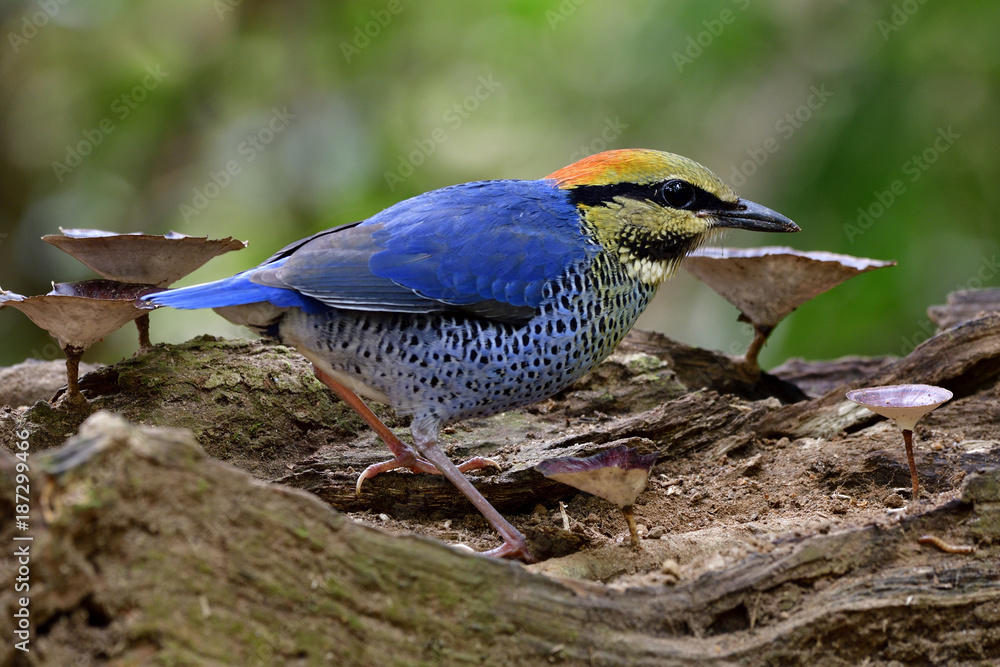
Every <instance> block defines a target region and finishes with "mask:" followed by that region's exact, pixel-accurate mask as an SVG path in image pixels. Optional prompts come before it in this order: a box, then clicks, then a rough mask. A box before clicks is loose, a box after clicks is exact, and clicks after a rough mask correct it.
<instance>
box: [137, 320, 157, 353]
mask: <svg viewBox="0 0 1000 667" xmlns="http://www.w3.org/2000/svg"><path fill="white" fill-rule="evenodd" d="M135 328H136V329H138V330H139V351H140V352H146V351H147V350H149V349H151V348H152V347H153V344H152V343H150V342H149V315H148V314H146V315H140V316H139V317H137V318H135Z"/></svg>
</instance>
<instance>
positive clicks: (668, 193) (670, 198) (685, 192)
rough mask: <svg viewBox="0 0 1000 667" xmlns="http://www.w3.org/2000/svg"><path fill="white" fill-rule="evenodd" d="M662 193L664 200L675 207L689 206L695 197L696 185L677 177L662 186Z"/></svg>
mask: <svg viewBox="0 0 1000 667" xmlns="http://www.w3.org/2000/svg"><path fill="white" fill-rule="evenodd" d="M660 195H661V196H662V197H663V201H665V202H666V203H667V204H668V205H670V206H673V207H674V208H689V207H690V206H691V205H692V204H693V203H694V199H695V191H694V186H693V185H691V184H690V183H688V182H687V181H682V180H680V179H676V178H675V179H673V180H670V181H667V182H666V183H664V184H663V185H662V186H661V187H660Z"/></svg>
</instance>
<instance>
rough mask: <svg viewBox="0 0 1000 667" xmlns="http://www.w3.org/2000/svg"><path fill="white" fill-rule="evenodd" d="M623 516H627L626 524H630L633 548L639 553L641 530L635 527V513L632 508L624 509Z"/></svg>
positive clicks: (629, 532) (629, 531) (629, 530)
mask: <svg viewBox="0 0 1000 667" xmlns="http://www.w3.org/2000/svg"><path fill="white" fill-rule="evenodd" d="M622 514H623V515H624V516H625V523H627V524H628V534H629V535H630V536H631V537H632V548H633V549H635V550H636V551H638V550H639V549H640V547H639V530H638V529H637V528H636V527H635V513H634V512H633V511H632V506H631V505H629V506H628V507H623V508H622Z"/></svg>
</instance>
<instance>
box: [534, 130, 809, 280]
mask: <svg viewBox="0 0 1000 667" xmlns="http://www.w3.org/2000/svg"><path fill="white" fill-rule="evenodd" d="M547 178H548V179H549V180H551V181H553V182H554V183H555V185H556V187H559V188H562V189H564V190H567V191H568V194H569V197H570V201H572V202H573V203H574V204H575V205H576V207H577V208H578V209H579V210H580V213H581V215H582V218H583V224H584V226H585V228H586V229H587V231H589V232H590V233H592V234H593V236H594V238H595V239H596V240H597V242H599V243H600V244H601V245H602V246H604V248H605V249H606V250H608V251H609V252H612V253H617V255H618V257H619V259H620V260H621V262H622V263H623V264H624V265H625V266H626V268H627V269H628V270H629V271H630V272H632V273H633V274H634V275H636V276H638V277H639V278H640V279H641V280H642V281H643V282H648V283H654V284H658V283H660V282H662V281H663V280H664V279H666V278H668V277H670V275H671V274H672V273H673V272H674V271H675V270H676V268H677V266H678V264H679V263H680V261H681V260H682V259H683V258H684V256H685V255H686V254H687V253H689V252H691V251H692V250H694V249H695V248H697V247H698V246H699V245H701V244H702V243H704V242H706V241H709V240H711V239H712V238H714V237H715V236H716V235H718V234H720V233H722V232H724V231H725V230H727V229H747V230H751V231H760V232H797V231H799V227H798V226H797V225H796V224H795V223H794V222H792V221H791V220H789V219H788V218H786V217H785V216H783V215H781V214H780V213H778V212H776V211H772V210H771V209H769V208H766V207H764V206H761V205H760V204H755V203H754V202H752V201H747V200H746V199H741V198H740V197H739V196H737V194H736V193H735V192H734V191H733V189H732V188H731V187H729V186H728V185H726V184H725V183H723V182H722V179H720V178H719V177H718V176H716V175H715V174H713V173H712V172H711V171H709V170H708V169H706V168H705V167H703V166H701V165H700V164H698V163H697V162H695V161H693V160H689V159H688V158H686V157H682V156H680V155H674V154H672V153H663V152H660V151H653V150H643V149H625V150H613V151H605V152H603V153H597V154H596V155H591V156H590V157H586V158H584V159H582V160H580V161H579V162H576V163H574V164H571V165H569V166H568V167H563V168H562V169H560V170H559V171H556V172H554V173H552V174H550V175H549V176H548V177H547Z"/></svg>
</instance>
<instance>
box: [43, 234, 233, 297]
mask: <svg viewBox="0 0 1000 667" xmlns="http://www.w3.org/2000/svg"><path fill="white" fill-rule="evenodd" d="M59 231H61V232H62V235H61V236H60V235H59V234H48V235H46V236H43V237H42V240H43V241H45V242H47V243H51V244H52V245H54V246H55V247H57V248H59V249H60V250H62V251H64V252H67V253H69V254H70V255H72V256H73V257H75V258H76V259H78V260H79V261H81V262H83V263H84V264H86V265H87V266H88V267H90V268H91V269H93V270H94V271H96V272H97V273H98V274H99V275H100V276H101V277H103V278H107V279H108V280H117V281H120V282H125V283H143V284H147V285H156V286H158V287H166V286H167V285H170V284H171V283H174V282H177V281H178V280H180V279H181V278H183V277H184V276H186V275H187V274H189V273H191V272H192V271H194V270H195V269H198V268H200V267H201V266H202V265H203V264H205V262H207V261H208V260H210V259H212V258H213V257H216V256H217V255H221V254H223V253H227V252H230V251H232V250H242V249H243V248H245V247H247V244H246V242H244V241H237V240H236V239H234V238H233V237H231V236H229V237H226V238H224V239H209V238H208V237H205V236H186V235H184V234H178V233H177V232H170V233H169V234H166V235H164V236H157V235H154V234H141V233H139V234H118V233H116V232H106V231H103V230H100V229H63V228H62V227H60V228H59Z"/></svg>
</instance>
